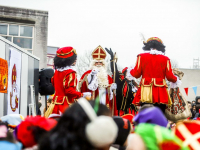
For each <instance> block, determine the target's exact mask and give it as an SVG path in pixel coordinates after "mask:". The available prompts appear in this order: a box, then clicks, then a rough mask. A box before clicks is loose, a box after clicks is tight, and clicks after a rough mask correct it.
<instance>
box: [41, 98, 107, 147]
mask: <svg viewBox="0 0 200 150" xmlns="http://www.w3.org/2000/svg"><path fill="white" fill-rule="evenodd" d="M90 104H91V105H92V107H94V101H91V102H90ZM109 113H110V111H109V110H108V108H107V107H106V106H105V105H102V104H100V106H99V110H98V112H97V115H106V114H108V115H109ZM89 122H90V120H89V118H88V116H87V115H86V113H85V112H84V110H83V108H82V107H81V106H80V105H79V104H78V103H74V104H73V105H72V106H71V107H69V108H68V109H67V110H66V111H65V112H64V114H63V115H62V117H61V118H60V119H59V121H58V124H57V126H56V127H55V128H54V129H52V130H51V131H50V132H49V133H48V134H47V135H46V136H45V137H43V138H42V139H41V141H40V144H39V150H46V149H48V150H66V149H67V150H94V149H95V148H94V147H93V146H92V145H91V144H90V143H89V141H88V140H87V138H86V135H85V128H86V125H87V124H88V123H89Z"/></svg>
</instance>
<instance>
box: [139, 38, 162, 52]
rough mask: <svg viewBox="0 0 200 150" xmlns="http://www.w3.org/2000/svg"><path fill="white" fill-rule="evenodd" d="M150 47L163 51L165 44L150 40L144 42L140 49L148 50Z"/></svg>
mask: <svg viewBox="0 0 200 150" xmlns="http://www.w3.org/2000/svg"><path fill="white" fill-rule="evenodd" d="M151 48H153V49H156V50H158V51H161V52H163V53H165V46H164V45H163V44H162V43H161V42H159V41H157V40H152V41H149V42H147V43H144V47H143V48H142V49H143V50H145V51H150V50H151Z"/></svg>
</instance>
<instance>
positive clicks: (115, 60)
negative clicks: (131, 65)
mask: <svg viewBox="0 0 200 150" xmlns="http://www.w3.org/2000/svg"><path fill="white" fill-rule="evenodd" d="M116 62H117V56H116V52H115V54H114V58H113V68H114V72H113V83H115V63H116ZM115 93H116V92H115V89H113V102H112V116H114V106H115Z"/></svg>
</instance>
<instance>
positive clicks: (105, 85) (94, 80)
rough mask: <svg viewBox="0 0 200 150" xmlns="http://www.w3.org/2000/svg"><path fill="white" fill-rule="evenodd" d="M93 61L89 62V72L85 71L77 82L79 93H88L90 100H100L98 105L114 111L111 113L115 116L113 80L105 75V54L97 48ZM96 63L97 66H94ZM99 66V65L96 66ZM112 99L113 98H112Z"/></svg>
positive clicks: (101, 49)
mask: <svg viewBox="0 0 200 150" xmlns="http://www.w3.org/2000/svg"><path fill="white" fill-rule="evenodd" d="M92 57H93V60H92V62H91V68H90V69H91V70H88V71H86V72H85V73H84V74H83V75H82V77H81V79H80V81H79V91H80V92H81V93H84V92H90V93H91V95H92V99H96V97H97V96H99V98H100V103H101V104H104V105H106V106H107V107H108V108H110V109H114V110H113V111H114V112H113V113H114V114H115V115H117V109H116V102H115V103H114V108H113V106H112V105H113V103H112V102H113V100H114V101H115V97H114V96H113V91H112V90H113V88H114V86H113V79H112V78H111V77H110V76H109V75H108V74H107V71H106V70H107V68H106V64H105V63H106V62H105V58H106V52H105V50H104V49H103V48H102V47H101V46H98V47H97V48H96V49H95V50H94V51H93V52H92ZM96 63H97V65H96ZM98 64H101V65H98ZM113 97H114V98H113Z"/></svg>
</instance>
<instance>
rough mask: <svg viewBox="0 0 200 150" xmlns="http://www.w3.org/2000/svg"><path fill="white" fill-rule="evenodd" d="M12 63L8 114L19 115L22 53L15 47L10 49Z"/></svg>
mask: <svg viewBox="0 0 200 150" xmlns="http://www.w3.org/2000/svg"><path fill="white" fill-rule="evenodd" d="M9 51H10V62H9V70H8V109H7V114H19V105H20V104H19V99H20V87H21V85H20V83H21V53H20V52H18V51H17V50H16V49H14V48H13V47H10V48H9Z"/></svg>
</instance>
